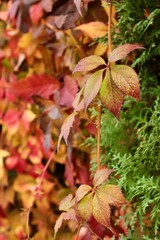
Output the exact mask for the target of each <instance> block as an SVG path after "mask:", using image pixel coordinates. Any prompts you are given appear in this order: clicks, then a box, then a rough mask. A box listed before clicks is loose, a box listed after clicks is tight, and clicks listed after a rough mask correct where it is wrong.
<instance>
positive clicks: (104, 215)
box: [92, 192, 111, 229]
mask: <svg viewBox="0 0 160 240" xmlns="http://www.w3.org/2000/svg"><path fill="white" fill-rule="evenodd" d="M92 204H93V216H94V218H95V219H96V220H97V222H99V223H101V224H102V225H104V226H105V227H107V228H109V229H111V223H110V206H109V205H108V204H107V199H106V198H104V197H103V196H102V195H100V194H99V192H96V193H95V195H94V197H93V202H92Z"/></svg>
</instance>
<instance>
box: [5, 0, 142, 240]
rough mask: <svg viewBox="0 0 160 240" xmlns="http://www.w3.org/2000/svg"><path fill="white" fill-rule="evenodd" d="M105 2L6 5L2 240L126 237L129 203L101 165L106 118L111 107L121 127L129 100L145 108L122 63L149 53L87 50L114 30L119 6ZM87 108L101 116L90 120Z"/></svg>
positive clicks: (127, 48) (100, 47)
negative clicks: (93, 145)
mask: <svg viewBox="0 0 160 240" xmlns="http://www.w3.org/2000/svg"><path fill="white" fill-rule="evenodd" d="M102 4H103V7H102V6H101V1H91V0H86V1H78V0H75V1H73V0H67V1H61V0H55V1H52V0H46V1H44V0H39V1H37V0H33V1H25V0H23V1H19V0H15V1H11V0H10V1H4V2H2V4H1V8H0V25H1V30H0V36H1V40H0V46H1V50H0V117H1V118H0V124H1V125H0V126H1V128H0V184H1V188H0V239H2V240H9V239H13V240H14V239H19V240H22V239H28V240H29V239H34V240H36V239H37V240H44V239H48V240H51V239H53V238H54V237H55V239H77V240H82V239H83V240H85V239H87V240H90V239H111V237H113V236H115V237H116V239H118V238H119V234H120V233H123V234H124V235H125V234H127V229H126V228H125V226H124V224H123V221H120V222H119V224H118V225H117V226H116V225H115V222H116V220H117V219H118V217H119V216H121V215H122V216H123V215H124V214H125V210H124V211H123V210H122V209H121V206H122V205H125V204H126V205H129V203H128V202H127V201H126V200H125V198H124V196H123V194H122V192H121V190H120V189H119V187H118V186H116V185H114V184H110V183H107V181H108V179H109V177H110V174H111V173H112V171H113V170H111V169H108V168H107V166H101V163H100V128H101V112H102V108H106V109H107V110H108V111H110V112H111V113H112V114H113V115H114V116H115V117H116V118H117V119H120V110H121V108H122V105H123V102H124V100H125V96H130V97H132V98H135V99H136V100H140V83H139V78H138V75H137V73H136V72H135V70H134V69H133V68H131V67H130V66H128V65H125V64H124V63H121V62H120V61H121V60H123V59H124V58H125V57H126V56H128V55H129V54H131V53H132V51H134V50H136V49H139V50H138V51H141V49H143V47H142V46H141V45H139V44H128V43H127V44H124V45H121V46H118V47H116V46H112V44H111V42H110V43H109V45H108V44H104V43H101V42H98V43H97V42H95V44H91V43H93V40H94V39H96V38H100V37H103V36H107V34H108V32H110V31H111V27H115V26H116V22H117V20H116V13H115V8H114V7H113V6H111V3H106V2H105V1H102ZM111 8H112V11H110V9H111ZM111 14H112V15H111ZM82 16H83V17H82ZM109 21H110V24H109ZM108 37H109V35H108ZM110 40H111V39H110ZM112 48H113V50H112ZM91 107H92V108H94V110H95V111H96V112H97V115H95V116H92V115H91V113H90V111H89V108H91ZM90 135H92V136H94V137H95V138H96V139H97V149H94V151H90V149H87V148H86V147H84V146H83V142H84V141H85V140H86V139H87V138H88V137H89V136H90ZM93 158H95V159H96V160H95V163H96V169H95V171H93V172H91V170H90V166H91V159H93ZM66 220H67V221H66Z"/></svg>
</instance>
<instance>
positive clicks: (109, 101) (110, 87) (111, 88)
mask: <svg viewBox="0 0 160 240" xmlns="http://www.w3.org/2000/svg"><path fill="white" fill-rule="evenodd" d="M124 96H125V94H124V93H123V92H121V91H120V90H119V88H118V87H117V86H116V84H115V83H114V81H113V80H112V78H111V74H110V71H109V70H107V72H106V75H105V78H104V80H103V82H102V87H101V89H100V98H101V101H102V103H103V104H104V105H105V107H106V108H107V109H108V110H109V111H110V112H111V113H113V115H114V116H115V117H117V118H119V112H120V109H121V107H122V103H123V100H124Z"/></svg>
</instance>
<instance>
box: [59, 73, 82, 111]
mask: <svg viewBox="0 0 160 240" xmlns="http://www.w3.org/2000/svg"><path fill="white" fill-rule="evenodd" d="M77 91H78V87H77V83H76V82H75V80H74V79H73V78H71V77H70V76H69V75H67V76H65V78H64V87H63V88H62V89H61V90H60V101H59V103H60V104H61V105H65V106H67V107H72V102H73V100H74V98H75V96H76V93H77Z"/></svg>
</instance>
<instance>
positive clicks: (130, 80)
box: [111, 65, 140, 100]
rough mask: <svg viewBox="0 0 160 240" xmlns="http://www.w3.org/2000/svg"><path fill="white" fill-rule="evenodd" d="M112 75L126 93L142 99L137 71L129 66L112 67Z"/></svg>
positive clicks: (117, 84)
mask: <svg viewBox="0 0 160 240" xmlns="http://www.w3.org/2000/svg"><path fill="white" fill-rule="evenodd" d="M111 75H112V79H113V81H114V83H115V84H116V86H117V87H118V88H119V89H120V90H121V91H122V92H123V93H124V94H125V95H129V96H131V97H133V98H135V99H137V100H139V99H140V84H139V78H138V75H137V73H136V72H135V71H134V69H132V68H131V67H129V66H126V65H115V66H113V67H111Z"/></svg>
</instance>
